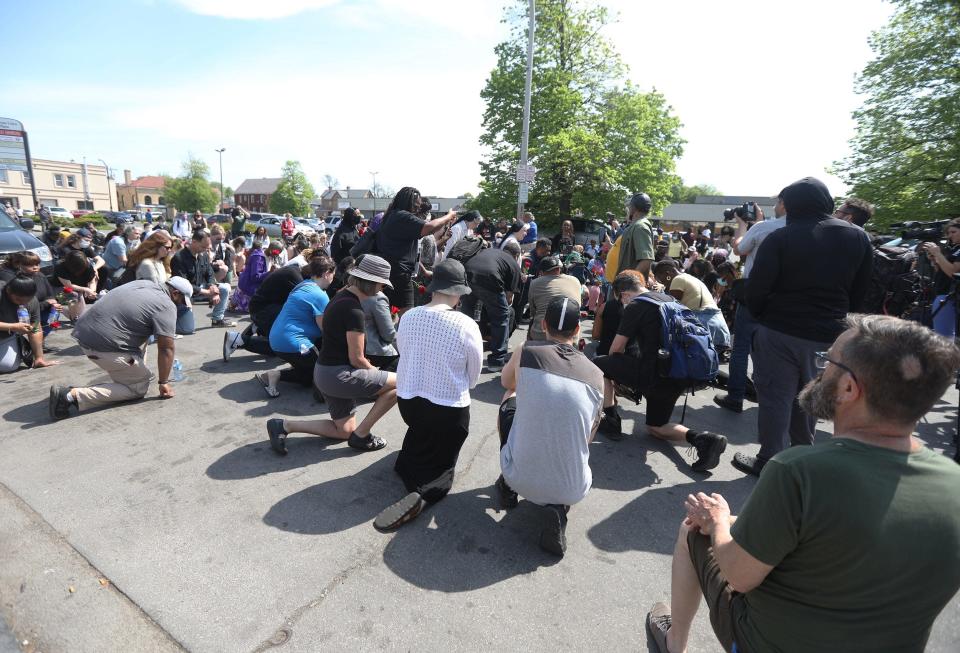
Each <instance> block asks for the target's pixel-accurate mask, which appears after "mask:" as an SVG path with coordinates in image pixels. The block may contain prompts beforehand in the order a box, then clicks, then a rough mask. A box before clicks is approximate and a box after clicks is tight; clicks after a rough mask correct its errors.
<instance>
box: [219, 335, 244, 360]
mask: <svg viewBox="0 0 960 653" xmlns="http://www.w3.org/2000/svg"><path fill="white" fill-rule="evenodd" d="M241 343H242V340H241V339H240V334H239V333H237V332H236V331H226V332H225V333H224V334H223V362H224V363H226V362H227V361H228V360H230V354H232V353H233V352H235V351H236V350H237V349H239V348H240V344H241Z"/></svg>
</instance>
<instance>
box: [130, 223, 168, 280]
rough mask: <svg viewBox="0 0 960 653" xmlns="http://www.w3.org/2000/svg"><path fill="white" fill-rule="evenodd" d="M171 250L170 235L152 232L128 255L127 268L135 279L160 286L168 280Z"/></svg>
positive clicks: (162, 232) (163, 232) (164, 232)
mask: <svg viewBox="0 0 960 653" xmlns="http://www.w3.org/2000/svg"><path fill="white" fill-rule="evenodd" d="M172 248H173V240H172V239H171V237H170V234H168V233H167V232H166V231H154V232H153V233H152V234H150V235H149V236H147V239H146V240H145V241H143V242H142V243H140V246H139V247H137V248H136V249H135V250H133V251H132V252H131V253H130V259H129V260H128V261H127V268H128V269H132V270H133V272H134V278H136V279H150V280H152V281H156V282H157V283H158V284H161V285H162V284H164V283H166V281H167V279H168V278H170V255H171V253H172Z"/></svg>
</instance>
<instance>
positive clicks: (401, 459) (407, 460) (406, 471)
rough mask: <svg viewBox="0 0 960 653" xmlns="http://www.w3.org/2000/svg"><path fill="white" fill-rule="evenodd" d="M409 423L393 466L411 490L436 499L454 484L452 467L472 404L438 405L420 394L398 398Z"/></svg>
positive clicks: (468, 428)
mask: <svg viewBox="0 0 960 653" xmlns="http://www.w3.org/2000/svg"><path fill="white" fill-rule="evenodd" d="M397 406H398V407H399V408H400V416H401V417H403V421H404V422H405V423H406V425H407V433H406V435H405V436H404V438H403V446H402V447H401V449H400V455H399V456H397V462H396V464H395V465H394V467H393V468H394V470H396V472H397V473H398V474H399V475H400V478H401V479H403V484H404V486H405V487H406V488H407V491H408V492H420V493H421V494H422V495H423V498H424V499H425V500H426V501H427V503H436V502H437V501H439V500H440V499H442V498H443V497H445V496H447V493H448V492H449V491H450V488H451V487H453V471H454V468H455V467H456V466H457V458H458V457H459V456H460V449H461V447H463V443H464V441H466V439H467V433H468V432H469V430H470V407H469V406H464V407H463V408H453V407H450V406H439V405H437V404H435V403H433V402H430V401H427V400H426V399H423V398H421V397H415V398H413V399H397Z"/></svg>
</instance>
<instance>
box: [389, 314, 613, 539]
mask: <svg viewBox="0 0 960 653" xmlns="http://www.w3.org/2000/svg"><path fill="white" fill-rule="evenodd" d="M541 327H542V328H543V330H544V332H545V334H546V337H547V339H546V340H542V341H538V340H527V341H526V342H524V343H523V345H522V347H521V348H520V349H518V350H516V351H515V352H514V353H513V355H512V356H511V357H510V361H509V362H508V363H507V365H506V367H504V368H503V374H502V376H501V379H500V381H501V383H502V384H503V387H504V388H506V390H507V393H506V395H505V398H504V402H503V404H502V405H501V406H500V415H499V419H498V423H497V427H498V430H499V432H500V469H501V470H502V474H501V475H500V478H498V479H497V482H496V487H497V492H498V494H499V497H500V504H501V506H502V507H503V508H506V509H509V508H513V507H515V506H516V505H517V500H518V494H520V495H523V497H524V498H526V499H527V500H529V501H532V502H533V503H537V504H540V505H542V506H545V509H546V514H547V523H546V525H545V527H544V528H543V530H542V531H541V532H540V547H541V548H543V549H544V550H545V551H548V552H549V553H552V554H554V555H557V556H561V557H562V556H563V554H564V553H565V552H566V550H567V538H566V527H567V513H568V512H569V510H570V506H571V505H572V504H574V503H578V502H579V501H581V500H582V499H583V498H584V497H585V496H586V495H587V492H589V490H590V485H591V483H592V481H593V477H592V475H591V473H590V465H589V464H588V462H589V458H590V442H592V441H593V436H594V434H595V433H596V430H597V425H598V424H599V421H600V408H601V406H602V405H603V374H602V373H601V372H600V370H599V369H597V367H596V366H595V365H594V364H593V363H591V362H590V361H589V360H588V359H587V357H586V356H584V355H583V354H582V353H580V351H579V350H578V349H577V347H576V344H575V343H576V342H577V338H578V337H579V335H580V304H579V303H577V302H575V301H573V300H572V299H570V298H569V297H556V298H554V299H553V300H551V301H550V303H549V304H548V305H547V310H546V313H545V315H544V318H543V320H542V321H541ZM401 351H402V350H401ZM401 355H402V353H401ZM544 415H549V416H550V421H549V423H550V426H549V428H546V427H545V426H544Z"/></svg>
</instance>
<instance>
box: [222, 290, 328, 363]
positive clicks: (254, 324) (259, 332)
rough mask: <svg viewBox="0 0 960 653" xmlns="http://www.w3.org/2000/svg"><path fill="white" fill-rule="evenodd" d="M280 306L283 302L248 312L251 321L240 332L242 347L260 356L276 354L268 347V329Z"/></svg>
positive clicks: (274, 319) (281, 306)
mask: <svg viewBox="0 0 960 653" xmlns="http://www.w3.org/2000/svg"><path fill="white" fill-rule="evenodd" d="M282 308H283V304H267V305H266V306H263V307H260V308H258V309H257V311H256V312H254V311H251V312H250V320H251V323H250V324H249V325H248V326H247V328H246V329H244V330H243V333H241V334H240V338H241V339H242V340H243V348H244V349H246V350H247V351H249V352H252V353H254V354H260V355H261V356H277V353H276V352H275V351H273V348H272V347H270V329H271V328H272V327H273V323H274V322H276V320H277V316H278V315H280V310H281V309H282ZM293 355H295V356H299V354H293ZM312 373H313V372H312V371H311V374H312Z"/></svg>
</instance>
